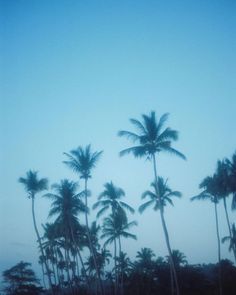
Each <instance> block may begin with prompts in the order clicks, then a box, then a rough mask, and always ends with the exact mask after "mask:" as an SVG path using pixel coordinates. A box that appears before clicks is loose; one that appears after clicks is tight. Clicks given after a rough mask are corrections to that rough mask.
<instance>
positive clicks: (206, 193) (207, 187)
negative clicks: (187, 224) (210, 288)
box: [190, 174, 222, 295]
mask: <svg viewBox="0 0 236 295" xmlns="http://www.w3.org/2000/svg"><path fill="white" fill-rule="evenodd" d="M199 188H200V189H203V191H202V192H201V193H200V194H199V195H197V196H194V197H192V198H191V199H190V200H191V201H195V200H203V201H204V200H208V201H210V202H212V203H213V204H214V210H215V222H216V236H217V246H218V263H219V293H220V295H222V279H221V267H220V261H221V247H220V233H219V220H218V211H217V205H218V202H219V198H220V196H219V194H218V180H217V177H216V175H215V174H214V175H213V176H207V177H206V178H204V179H203V181H202V182H201V183H200V185H199Z"/></svg>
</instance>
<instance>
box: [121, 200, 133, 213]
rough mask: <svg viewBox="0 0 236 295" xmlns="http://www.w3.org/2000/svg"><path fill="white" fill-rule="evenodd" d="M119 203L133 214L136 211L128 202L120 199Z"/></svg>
mask: <svg viewBox="0 0 236 295" xmlns="http://www.w3.org/2000/svg"><path fill="white" fill-rule="evenodd" d="M119 203H120V205H121V207H123V208H124V209H127V210H128V211H129V212H130V213H132V214H133V213H134V212H135V210H134V208H132V207H131V206H129V205H128V204H126V203H124V202H122V201H120V202H119Z"/></svg>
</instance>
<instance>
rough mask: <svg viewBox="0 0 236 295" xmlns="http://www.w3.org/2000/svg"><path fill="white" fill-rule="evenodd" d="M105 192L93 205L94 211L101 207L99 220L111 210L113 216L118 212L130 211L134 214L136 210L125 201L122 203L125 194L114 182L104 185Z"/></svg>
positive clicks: (98, 215) (98, 214)
mask: <svg viewBox="0 0 236 295" xmlns="http://www.w3.org/2000/svg"><path fill="white" fill-rule="evenodd" d="M104 188H105V189H104V191H103V192H102V193H101V194H100V195H99V197H98V201H97V202H96V203H95V204H94V205H93V209H97V208H98V207H101V209H100V210H99V211H98V213H97V218H99V217H100V216H101V215H102V214H104V213H105V211H107V210H108V209H109V208H111V210H112V214H115V211H116V210H128V211H129V212H131V213H134V209H133V208H132V207H131V206H129V205H128V204H126V203H125V202H123V201H120V199H121V198H122V197H124V196H125V192H124V190H123V189H122V188H119V187H116V186H115V185H114V184H113V182H112V181H111V182H107V183H105V184H104Z"/></svg>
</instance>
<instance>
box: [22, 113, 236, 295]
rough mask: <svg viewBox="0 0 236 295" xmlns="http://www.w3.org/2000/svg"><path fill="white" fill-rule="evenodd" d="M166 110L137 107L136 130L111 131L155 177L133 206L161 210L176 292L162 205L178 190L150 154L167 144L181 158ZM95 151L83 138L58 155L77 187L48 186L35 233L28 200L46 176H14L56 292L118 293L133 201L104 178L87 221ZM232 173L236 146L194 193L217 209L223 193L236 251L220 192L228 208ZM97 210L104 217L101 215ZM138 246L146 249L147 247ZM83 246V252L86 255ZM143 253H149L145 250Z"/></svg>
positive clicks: (232, 189)
mask: <svg viewBox="0 0 236 295" xmlns="http://www.w3.org/2000/svg"><path fill="white" fill-rule="evenodd" d="M167 118H168V114H164V115H163V116H161V117H160V119H159V120H157V118H156V115H155V112H151V113H150V114H149V115H142V119H141V120H140V121H139V120H136V119H130V122H131V124H132V125H133V127H134V128H135V129H136V131H134V132H133V131H119V133H118V135H119V136H124V137H126V138H128V139H130V140H131V141H132V142H133V143H134V145H133V146H131V147H129V148H126V149H124V150H122V151H121V152H120V156H123V155H126V154H133V155H134V156H135V157H137V158H145V159H148V160H150V161H151V163H152V166H153V179H154V180H153V181H150V182H151V189H150V190H147V191H145V192H144V193H143V194H142V199H145V200H144V203H143V204H142V205H141V206H140V207H139V212H140V213H142V212H143V211H145V210H146V209H147V208H148V207H153V209H154V210H155V211H157V210H158V212H160V219H161V224H162V227H163V233H164V236H165V241H166V246H167V250H168V264H169V269H170V282H171V293H172V294H176V295H179V294H180V288H179V280H178V276H177V266H176V263H175V256H176V255H175V254H176V253H175V252H174V251H173V250H172V248H171V243H170V238H169V233H168V229H167V225H166V221H165V215H164V209H165V207H166V205H167V204H171V205H173V201H172V197H181V193H180V192H179V191H175V190H172V189H171V188H170V187H169V186H168V183H167V180H165V179H164V178H162V177H160V176H159V177H158V173H157V157H158V155H159V153H160V152H168V153H170V154H174V155H177V156H178V157H180V158H182V159H186V158H185V156H184V155H183V154H182V153H180V152H179V151H177V150H176V149H174V148H173V146H172V144H173V142H174V141H176V140H177V139H178V132H177V131H176V130H173V129H171V128H169V127H167V128H164V124H165V122H166V120H167ZM102 153H103V152H102V151H99V152H92V149H91V146H90V145H88V146H86V147H85V148H83V147H81V146H79V147H78V148H77V149H74V150H72V151H70V152H69V153H65V156H66V161H64V163H65V165H66V166H68V167H69V168H70V169H72V170H73V171H74V172H75V173H76V174H77V175H78V176H79V178H80V179H82V180H83V182H84V185H83V189H82V190H79V186H78V182H73V181H70V180H68V179H64V180H62V181H61V182H60V183H58V184H54V185H53V186H52V187H51V188H52V192H47V193H46V194H44V197H47V198H49V199H50V200H51V209H50V211H49V217H54V221H53V222H52V223H46V224H45V225H44V226H43V228H44V235H43V236H40V234H39V231H38V228H37V224H36V220H35V213H34V210H35V208H34V203H35V196H36V194H37V193H39V192H42V191H44V190H47V189H48V181H47V179H45V178H42V179H39V178H38V174H37V172H35V171H28V172H27V174H26V177H25V178H22V177H21V178H20V179H19V181H20V182H21V183H22V184H23V185H24V186H25V189H26V191H27V192H28V197H29V198H30V199H31V201H32V216H33V223H34V228H35V232H36V235H37V241H38V245H39V250H40V263H41V265H42V269H43V273H44V274H46V275H47V278H48V284H49V287H50V290H51V292H52V293H55V286H57V288H58V290H62V289H63V288H65V286H66V288H67V290H69V292H70V293H71V294H73V293H74V294H76V291H75V290H76V289H77V288H78V286H79V287H80V288H84V290H85V291H84V292H87V294H101V295H104V294H112V293H113V294H114V295H123V294H124V277H125V268H126V266H127V265H128V260H127V259H128V258H127V257H126V254H125V253H124V252H123V251H122V238H131V239H136V235H134V234H132V233H131V232H130V229H131V228H132V227H133V226H135V225H137V223H136V221H130V220H129V214H133V213H134V209H133V208H132V207H131V206H129V205H128V204H127V203H126V202H124V201H123V200H122V198H125V192H124V190H123V189H122V188H119V187H118V186H116V185H114V183H113V182H112V181H111V182H107V183H105V184H104V190H103V192H102V193H101V194H100V195H99V197H98V200H97V202H95V204H94V205H93V206H92V208H93V209H95V210H98V212H97V221H94V222H92V223H91V224H90V221H89V211H90V205H89V203H88V197H89V196H90V195H91V192H90V190H89V179H90V178H91V176H92V171H93V169H94V168H95V167H96V164H97V163H98V161H99V159H100V157H101V155H102ZM235 177H236V154H235V155H234V156H233V159H232V161H229V160H224V161H222V162H219V163H218V169H217V173H216V174H215V175H214V176H213V177H212V178H207V179H205V180H204V181H203V182H202V184H201V186H200V187H201V188H203V189H204V191H203V192H202V193H201V194H200V195H199V196H196V197H194V198H193V199H206V198H209V199H210V200H212V201H213V203H214V205H215V210H216V214H217V208H216V207H217V206H216V205H217V203H218V201H219V200H220V199H222V200H223V202H224V206H225V211H226V216H227V221H228V225H229V236H227V237H225V238H224V239H223V241H227V240H229V241H230V249H232V250H233V252H234V254H235V251H236V247H235V226H234V225H232V226H231V225H230V222H229V218H228V213H227V203H226V197H227V196H228V195H230V194H232V193H233V194H234V197H233V203H232V206H233V208H235V207H236V206H235V205H236V188H235V183H236V181H235ZM216 191H217V193H216ZM102 216H103V219H101V217H102ZM216 217H217V215H216ZM83 219H84V220H85V222H84V223H83V222H82V220H83ZM98 224H100V225H98ZM217 226H218V220H217ZM101 243H102V244H103V245H102V246H101ZM109 244H111V245H113V249H114V254H113V258H114V263H113V265H114V268H113V269H111V270H110V272H106V271H105V266H106V265H107V263H108V262H109V260H110V259H111V257H112V255H111V253H110V252H109V251H108V250H107V245H109ZM145 251H147V252H148V250H145ZM219 251H220V250H219ZM85 253H87V254H88V255H89V257H88V259H87V260H86V261H85ZM146 254H147V255H151V253H149V254H148V253H146ZM219 259H220V256H219ZM110 268H111V267H110ZM109 278H110V281H111V282H112V285H111V286H113V288H112V291H108V289H109V288H108V287H107V286H106V285H105V288H104V284H105V282H107V281H108V280H109ZM109 286H110V285H109ZM81 290H82V289H81ZM58 292H59V291H57V293H58ZM85 294H86V293H85Z"/></svg>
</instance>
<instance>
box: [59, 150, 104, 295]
mask: <svg viewBox="0 0 236 295" xmlns="http://www.w3.org/2000/svg"><path fill="white" fill-rule="evenodd" d="M102 153H103V152H102V151H100V152H92V151H91V145H87V146H86V147H85V148H83V147H81V146H79V147H78V148H77V149H75V150H72V151H70V153H64V154H65V155H66V156H67V157H68V158H69V160H68V161H64V163H65V164H66V165H67V166H68V167H69V168H71V169H72V170H73V171H74V172H76V173H78V174H79V175H80V178H82V179H84V191H85V206H86V207H87V208H88V179H89V178H91V170H92V169H93V168H95V166H96V164H97V162H98V160H99V158H100V157H101V155H102ZM85 222H86V228H87V236H88V240H89V245H90V252H91V254H92V257H93V259H94V265H95V268H96V275H97V279H98V280H99V286H100V291H101V293H102V294H104V291H103V286H102V280H101V277H100V274H99V271H98V267H97V263H96V257H95V253H94V251H93V247H92V243H91V237H90V233H89V222H88V211H86V212H85Z"/></svg>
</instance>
